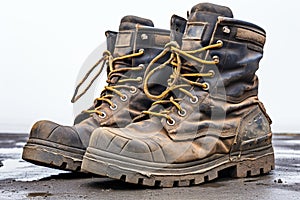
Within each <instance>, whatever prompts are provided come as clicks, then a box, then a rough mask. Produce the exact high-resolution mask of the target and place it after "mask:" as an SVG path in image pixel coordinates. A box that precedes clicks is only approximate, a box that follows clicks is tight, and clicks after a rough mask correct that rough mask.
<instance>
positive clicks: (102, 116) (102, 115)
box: [98, 112, 106, 119]
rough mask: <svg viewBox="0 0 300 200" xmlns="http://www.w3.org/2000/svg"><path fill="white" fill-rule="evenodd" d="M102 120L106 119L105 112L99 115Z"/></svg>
mask: <svg viewBox="0 0 300 200" xmlns="http://www.w3.org/2000/svg"><path fill="white" fill-rule="evenodd" d="M98 116H99V117H100V118H102V119H104V118H105V117H106V113H105V112H101V114H100V115H98Z"/></svg>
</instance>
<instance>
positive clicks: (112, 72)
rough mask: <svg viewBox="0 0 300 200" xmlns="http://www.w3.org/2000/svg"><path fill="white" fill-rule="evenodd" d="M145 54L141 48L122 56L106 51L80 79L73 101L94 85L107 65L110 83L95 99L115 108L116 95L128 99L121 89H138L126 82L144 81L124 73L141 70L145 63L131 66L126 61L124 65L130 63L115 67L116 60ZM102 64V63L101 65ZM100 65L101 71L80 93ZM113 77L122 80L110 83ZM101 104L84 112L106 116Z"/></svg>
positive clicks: (123, 99) (108, 81)
mask: <svg viewBox="0 0 300 200" xmlns="http://www.w3.org/2000/svg"><path fill="white" fill-rule="evenodd" d="M143 54H144V50H143V49H140V50H139V52H137V53H132V54H128V55H124V56H120V57H115V58H114V57H113V56H112V54H111V52H110V51H107V50H106V51H104V53H103V56H102V58H100V59H99V60H98V61H97V62H96V63H95V64H94V65H93V66H92V67H91V68H90V69H89V70H88V72H87V73H86V74H85V76H84V77H83V79H82V80H80V81H79V83H78V85H77V86H76V88H75V91H74V95H73V97H72V100H71V102H72V103H75V102H76V101H77V100H78V99H80V98H81V97H82V96H83V95H84V94H85V93H86V92H87V91H88V90H89V88H90V87H91V86H92V84H93V83H94V81H95V80H96V79H97V78H98V77H99V75H100V74H101V73H102V71H103V69H104V67H105V65H107V66H108V68H109V73H108V75H107V80H106V82H107V83H108V85H107V86H105V87H104V89H103V90H102V92H101V96H100V97H98V98H96V99H95V101H102V102H106V103H108V104H109V105H110V108H111V109H112V110H115V109H116V108H117V105H115V104H114V103H113V102H112V101H111V98H112V97H114V96H115V95H114V94H116V95H118V96H120V98H121V100H122V101H126V100H127V96H126V95H124V94H122V93H121V92H120V91H119V89H123V88H125V89H128V90H130V91H132V92H134V91H136V88H135V87H133V86H128V85H124V83H126V82H140V81H142V77H137V78H129V77H126V76H125V75H124V73H125V72H128V71H139V70H142V69H143V68H144V67H143V65H139V66H137V67H129V65H128V64H126V63H122V65H123V64H124V65H128V67H122V68H119V69H115V67H114V66H115V64H114V63H115V62H116V61H121V60H124V59H128V58H133V57H138V56H141V55H143ZM100 64H101V65H100ZM98 65H100V69H99V71H98V72H97V73H96V74H95V76H94V77H93V78H92V80H91V81H90V82H89V83H88V85H87V86H86V87H85V88H84V90H83V91H82V92H81V93H80V94H78V91H79V89H80V87H81V86H82V85H83V84H84V83H85V82H86V81H87V79H88V77H89V76H90V75H91V73H92V72H93V71H94V70H95V69H96V67H97V66H98ZM113 77H121V78H122V79H121V80H118V85H110V84H112V83H113V82H112V81H111V80H112V78H113ZM107 91H110V92H111V93H110V94H108V93H107ZM99 108H100V106H98V107H96V108H95V109H94V110H85V111H84V112H87V113H97V114H98V115H99V116H100V117H102V118H104V117H105V116H106V114H105V113H104V112H102V111H99Z"/></svg>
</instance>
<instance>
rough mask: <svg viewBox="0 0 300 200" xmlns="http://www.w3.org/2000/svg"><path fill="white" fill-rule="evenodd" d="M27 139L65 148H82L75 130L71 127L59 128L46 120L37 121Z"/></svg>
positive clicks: (59, 126)
mask: <svg viewBox="0 0 300 200" xmlns="http://www.w3.org/2000/svg"><path fill="white" fill-rule="evenodd" d="M29 139H39V140H44V141H46V142H52V143H57V144H61V145H65V146H72V147H76V148H83V144H82V142H81V139H80V137H79V135H78V133H77V131H76V130H74V129H73V128H72V127H69V126H61V125H59V124H56V123H54V122H51V121H47V120H43V121H38V122H37V123H35V124H34V125H33V127H32V129H31V132H30V135H29Z"/></svg>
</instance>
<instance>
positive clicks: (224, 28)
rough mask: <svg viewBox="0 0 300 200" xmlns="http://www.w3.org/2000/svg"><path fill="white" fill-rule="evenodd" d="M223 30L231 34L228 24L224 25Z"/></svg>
mask: <svg viewBox="0 0 300 200" xmlns="http://www.w3.org/2000/svg"><path fill="white" fill-rule="evenodd" d="M222 30H223V33H227V34H229V33H230V32H231V30H230V28H229V27H228V26H224V27H223V28H222Z"/></svg>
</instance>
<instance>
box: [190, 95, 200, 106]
mask: <svg viewBox="0 0 300 200" xmlns="http://www.w3.org/2000/svg"><path fill="white" fill-rule="evenodd" d="M198 101H199V99H198V97H197V96H194V97H193V98H190V102H191V103H193V104H195V103H198Z"/></svg>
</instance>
